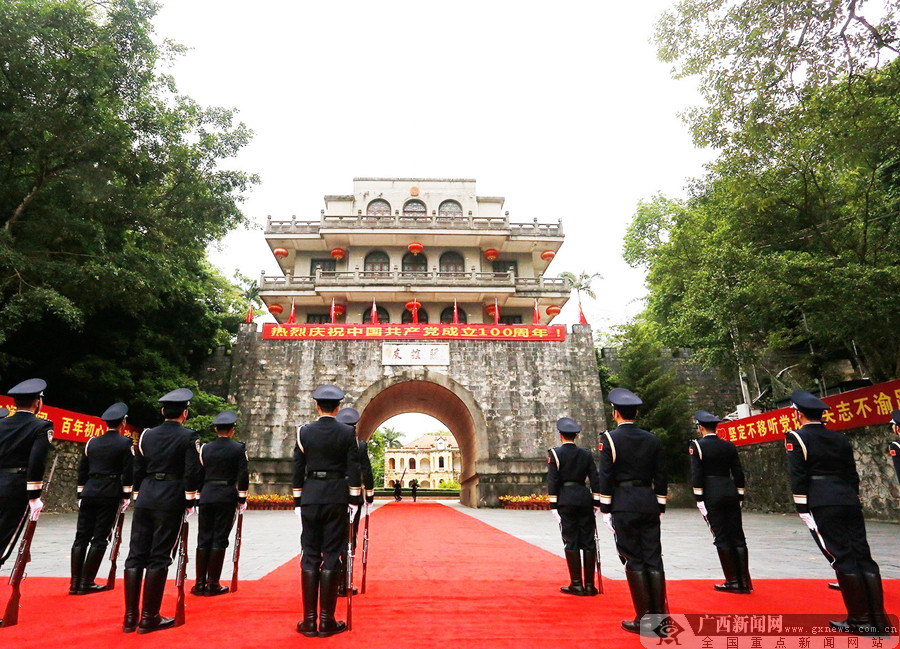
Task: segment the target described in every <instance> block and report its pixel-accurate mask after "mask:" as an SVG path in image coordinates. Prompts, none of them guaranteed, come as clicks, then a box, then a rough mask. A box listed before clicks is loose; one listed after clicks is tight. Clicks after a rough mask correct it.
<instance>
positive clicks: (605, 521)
mask: <svg viewBox="0 0 900 649" xmlns="http://www.w3.org/2000/svg"><path fill="white" fill-rule="evenodd" d="M603 524H604V525H606V529H608V530H609V531H610V532H612V533H613V534H615V533H616V530H615V528H614V527H613V524H612V514H603Z"/></svg>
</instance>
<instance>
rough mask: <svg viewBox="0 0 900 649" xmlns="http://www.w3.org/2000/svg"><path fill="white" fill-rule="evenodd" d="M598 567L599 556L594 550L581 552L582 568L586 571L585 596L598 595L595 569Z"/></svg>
mask: <svg viewBox="0 0 900 649" xmlns="http://www.w3.org/2000/svg"><path fill="white" fill-rule="evenodd" d="M596 566H597V555H596V554H594V551H593V550H582V551H581V567H582V569H583V570H584V594H585V595H586V596H588V597H593V596H594V595H597V594H598V592H597V587H596V586H595V585H594V568H595V567H596Z"/></svg>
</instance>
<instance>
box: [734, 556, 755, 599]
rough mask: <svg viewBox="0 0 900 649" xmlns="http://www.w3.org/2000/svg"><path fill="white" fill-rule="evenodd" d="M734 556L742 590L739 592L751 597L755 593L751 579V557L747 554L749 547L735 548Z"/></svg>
mask: <svg viewBox="0 0 900 649" xmlns="http://www.w3.org/2000/svg"><path fill="white" fill-rule="evenodd" d="M734 556H735V563H736V564H737V578H738V584H739V586H740V590H739V591H737V592H739V593H743V594H745V595H749V594H750V593H752V592H753V580H751V579H750V556H749V555H748V553H747V546H746V545H745V546H742V547H738V548H734Z"/></svg>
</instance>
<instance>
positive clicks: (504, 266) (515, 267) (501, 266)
mask: <svg viewBox="0 0 900 649" xmlns="http://www.w3.org/2000/svg"><path fill="white" fill-rule="evenodd" d="M493 270H494V272H495V273H502V274H503V275H506V274H507V273H508V272H509V271H512V272H513V275H518V274H519V262H517V261H507V260H503V261H501V260H499V259H498V260H496V261H494V263H493Z"/></svg>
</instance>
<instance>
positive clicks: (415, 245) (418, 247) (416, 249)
mask: <svg viewBox="0 0 900 649" xmlns="http://www.w3.org/2000/svg"><path fill="white" fill-rule="evenodd" d="M406 247H407V248H408V249H409V251H410V252H411V253H412V254H414V255H418V254H419V253H420V252H422V251H423V250H425V246H423V245H422V244H421V243H419V242H418V241H413V242H412V243H411V244H409V245H408V246H406Z"/></svg>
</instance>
